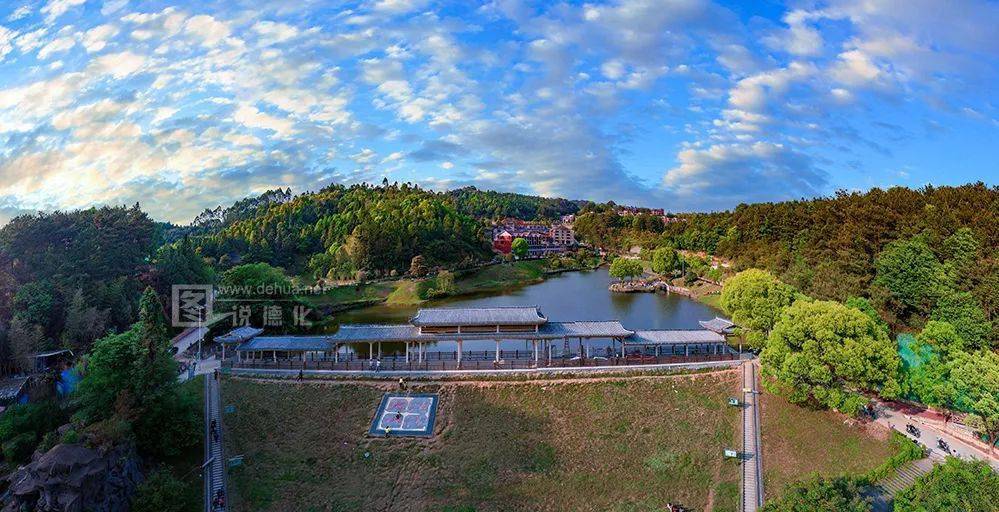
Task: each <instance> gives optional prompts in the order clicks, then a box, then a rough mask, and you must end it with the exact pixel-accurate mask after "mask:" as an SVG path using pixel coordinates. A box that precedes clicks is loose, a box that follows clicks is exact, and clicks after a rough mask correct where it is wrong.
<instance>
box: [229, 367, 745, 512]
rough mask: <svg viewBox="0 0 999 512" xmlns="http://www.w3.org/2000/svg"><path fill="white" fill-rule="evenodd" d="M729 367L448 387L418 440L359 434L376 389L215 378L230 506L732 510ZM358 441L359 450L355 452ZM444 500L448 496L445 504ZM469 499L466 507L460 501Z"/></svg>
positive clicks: (734, 419) (734, 481) (732, 385)
mask: <svg viewBox="0 0 999 512" xmlns="http://www.w3.org/2000/svg"><path fill="white" fill-rule="evenodd" d="M737 387H738V376H737V374H735V373H731V372H730V373H725V374H716V375H707V376H699V377H696V378H678V379H669V380H659V381H627V382H592V383H574V384H547V385H494V386H488V387H478V386H471V385H451V386H446V387H444V388H443V389H442V404H441V410H440V411H439V416H438V434H437V435H436V437H434V438H433V439H431V440H401V439H391V440H385V439H369V438H367V437H366V436H365V433H366V430H367V428H368V425H369V422H370V421H371V416H372V414H373V411H374V409H375V406H376V404H377V403H378V401H379V399H380V396H381V392H380V391H378V390H376V389H373V388H368V387H357V386H346V385H341V386H321V385H304V386H297V385H289V384H261V383H252V382H245V381H227V382H226V384H225V393H226V401H227V402H228V401H233V402H235V403H237V404H238V410H237V413H236V414H235V415H233V416H230V417H228V418H227V419H226V421H227V424H226V427H227V432H228V436H227V442H230V443H231V444H230V446H229V450H230V453H244V454H246V464H245V466H244V467H242V468H238V469H237V470H236V471H234V473H233V474H232V476H231V482H232V484H233V491H231V492H232V493H233V495H234V496H233V503H234V505H235V507H234V509H233V510H236V511H248V510H275V511H278V510H280V511H284V510H406V511H409V510H432V511H443V510H477V511H480V512H481V511H487V510H546V511H561V510H580V511H586V510H600V511H604V510H618V511H641V510H661V509H662V508H663V507H664V505H665V503H666V502H667V501H677V502H681V503H684V504H685V505H687V506H690V507H693V508H694V509H695V510H701V509H702V508H704V507H705V505H706V504H707V503H708V501H709V497H708V496H709V492H710V494H713V497H712V498H711V500H712V501H713V504H714V510H716V511H719V510H734V509H735V507H736V504H737V500H738V497H737V496H738V482H739V478H738V471H737V469H738V468H737V466H736V465H734V464H732V463H730V462H726V461H724V460H723V459H722V457H721V452H722V449H723V448H724V447H728V446H733V445H734V443H735V442H736V441H735V439H736V437H737V431H738V415H737V411H736V410H735V409H733V408H729V407H727V406H725V405H724V401H725V398H726V397H727V396H729V395H731V394H732V393H733V392H734V391H735V390H736V389H737ZM365 453H369V454H370V456H369V457H367V458H366V457H365V455H364V454H365ZM449 507H453V508H449ZM460 507H474V508H464V509H463V508H460Z"/></svg>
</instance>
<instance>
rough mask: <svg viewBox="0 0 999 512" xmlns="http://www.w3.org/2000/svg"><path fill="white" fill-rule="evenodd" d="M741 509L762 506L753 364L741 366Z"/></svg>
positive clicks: (757, 409) (761, 478)
mask: <svg viewBox="0 0 999 512" xmlns="http://www.w3.org/2000/svg"><path fill="white" fill-rule="evenodd" d="M742 391H743V393H742V395H743V407H742V510H743V511H744V512H755V511H756V510H758V509H759V508H761V507H762V506H763V462H762V460H761V458H760V444H761V443H760V428H759V424H760V411H759V408H758V407H757V401H756V399H757V397H758V396H759V395H758V394H757V391H756V365H755V364H754V362H753V361H746V362H744V363H742Z"/></svg>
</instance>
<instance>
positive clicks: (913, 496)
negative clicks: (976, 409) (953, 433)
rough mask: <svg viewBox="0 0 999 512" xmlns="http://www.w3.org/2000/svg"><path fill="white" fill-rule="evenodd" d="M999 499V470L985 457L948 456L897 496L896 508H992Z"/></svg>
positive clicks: (909, 511) (967, 511)
mask: <svg viewBox="0 0 999 512" xmlns="http://www.w3.org/2000/svg"><path fill="white" fill-rule="evenodd" d="M996 503H999V474H997V473H996V472H994V471H993V470H992V468H991V467H989V465H988V464H987V463H985V462H983V461H974V462H971V461H964V460H960V459H955V458H954V457H947V460H946V461H944V463H943V464H937V465H936V466H934V467H933V470H932V471H930V472H929V473H928V474H925V475H923V476H921V477H919V478H917V479H916V482H915V483H914V484H913V485H912V487H909V488H908V489H905V490H903V491H902V492H900V493H898V495H896V496H895V512H950V511H952V510H960V511H963V512H992V511H995V510H996Z"/></svg>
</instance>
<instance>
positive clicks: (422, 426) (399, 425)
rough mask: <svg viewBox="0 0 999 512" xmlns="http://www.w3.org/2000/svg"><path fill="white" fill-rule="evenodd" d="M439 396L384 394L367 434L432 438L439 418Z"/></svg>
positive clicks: (428, 394) (432, 394)
mask: <svg viewBox="0 0 999 512" xmlns="http://www.w3.org/2000/svg"><path fill="white" fill-rule="evenodd" d="M437 399H438V396H437V394H436V393H413V394H404V393H385V395H384V396H383V397H382V402H381V404H379V405H378V411H377V412H375V417H374V419H373V420H372V421H371V429H370V430H368V434H370V435H373V436H381V437H388V436H392V437H430V436H432V435H433V433H434V420H435V419H436V418H437Z"/></svg>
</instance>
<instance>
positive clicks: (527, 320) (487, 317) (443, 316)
mask: <svg viewBox="0 0 999 512" xmlns="http://www.w3.org/2000/svg"><path fill="white" fill-rule="evenodd" d="M547 321H548V319H547V318H545V315H543V314H541V310H539V309H538V307H537V306H530V307H493V308H428V309H420V310H419V311H418V312H417V313H416V316H414V317H413V318H411V319H410V323H412V324H413V325H415V326H455V325H541V324H543V323H545V322H547Z"/></svg>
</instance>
